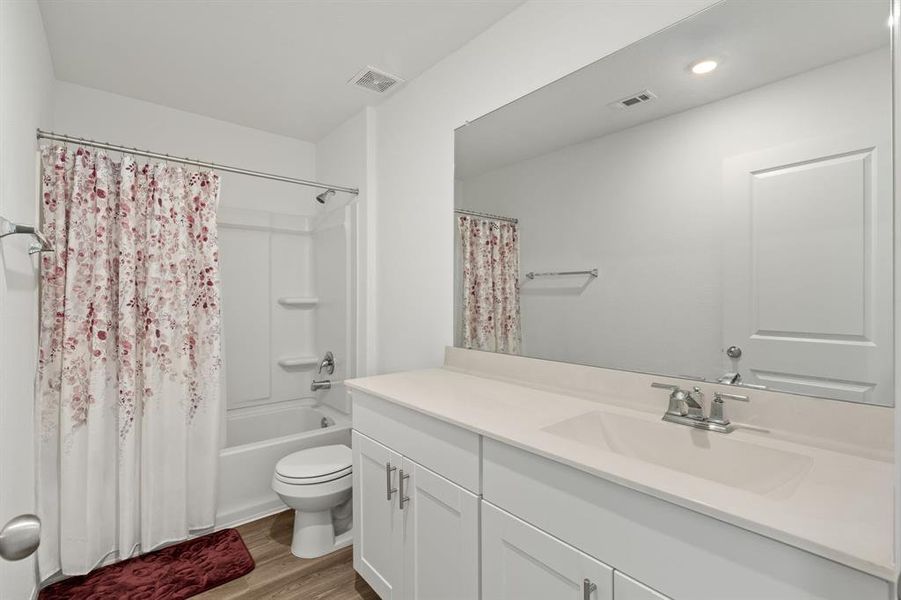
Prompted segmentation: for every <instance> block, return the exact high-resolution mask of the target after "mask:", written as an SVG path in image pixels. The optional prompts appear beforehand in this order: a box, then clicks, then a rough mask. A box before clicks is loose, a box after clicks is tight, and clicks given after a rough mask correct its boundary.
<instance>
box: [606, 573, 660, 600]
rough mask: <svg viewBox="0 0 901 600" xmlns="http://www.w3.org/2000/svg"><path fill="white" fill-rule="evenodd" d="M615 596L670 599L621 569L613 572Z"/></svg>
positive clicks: (633, 599) (638, 599)
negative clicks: (624, 573)
mask: <svg viewBox="0 0 901 600" xmlns="http://www.w3.org/2000/svg"><path fill="white" fill-rule="evenodd" d="M613 597H614V598H615V599H616V600H670V599H669V598H667V597H666V596H664V595H663V594H658V593H657V592H655V591H654V590H652V589H651V588H649V587H648V586H646V585H642V584H640V583H638V582H637V581H635V580H634V579H632V578H631V577H629V576H627V575H623V574H622V573H620V572H619V571H616V572H614V573H613Z"/></svg>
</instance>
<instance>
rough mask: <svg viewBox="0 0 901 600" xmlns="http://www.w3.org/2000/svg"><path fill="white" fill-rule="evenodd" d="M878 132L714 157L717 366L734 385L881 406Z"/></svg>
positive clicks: (884, 277) (888, 357) (884, 300)
mask: <svg viewBox="0 0 901 600" xmlns="http://www.w3.org/2000/svg"><path fill="white" fill-rule="evenodd" d="M889 133H890V132H889V131H873V132H860V133H854V134H848V135H844V136H837V137H829V138H823V139H819V138H817V139H813V140H810V141H805V142H802V143H798V144H792V145H788V146H780V147H776V148H771V149H768V150H764V151H761V152H755V153H751V154H745V155H741V156H736V157H732V158H729V159H726V161H724V164H723V169H724V181H723V184H724V194H725V196H724V199H725V205H726V215H725V216H726V220H725V221H724V225H725V227H724V234H725V236H724V237H725V239H724V260H723V265H724V270H725V273H724V320H725V322H724V327H723V331H724V340H723V342H724V344H723V347H724V349H725V348H727V347H729V346H732V345H736V346H739V347H741V349H742V356H741V358H739V359H737V360H731V359H729V358H726V357H724V364H725V365H726V368H725V370H727V371H735V370H737V371H739V372H740V373H741V375H742V379H743V381H744V382H745V383H751V384H758V385H765V386H767V387H773V388H777V389H781V390H788V391H794V392H799V393H807V394H814V395H818V396H827V397H830V398H838V399H843V400H852V401H856V402H867V403H871V404H883V405H890V404H891V403H892V383H893V382H892V375H891V374H892V356H893V350H892V323H893V317H892V191H891V139H890V137H889Z"/></svg>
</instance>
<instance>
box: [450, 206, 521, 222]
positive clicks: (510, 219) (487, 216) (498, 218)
mask: <svg viewBox="0 0 901 600" xmlns="http://www.w3.org/2000/svg"><path fill="white" fill-rule="evenodd" d="M454 212H455V213H457V214H458V215H470V216H472V217H483V218H485V219H494V220H495V221H507V222H509V223H513V224H514V225H515V224H516V223H519V219H514V218H513V217H502V216H500V215H492V214H490V213H483V212H478V211H475V210H466V209H465V208H455V209H454Z"/></svg>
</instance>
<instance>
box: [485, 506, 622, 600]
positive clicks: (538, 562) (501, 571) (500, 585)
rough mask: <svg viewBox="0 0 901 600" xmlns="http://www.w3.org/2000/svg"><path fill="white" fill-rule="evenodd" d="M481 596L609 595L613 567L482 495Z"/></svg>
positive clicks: (605, 598)
mask: <svg viewBox="0 0 901 600" xmlns="http://www.w3.org/2000/svg"><path fill="white" fill-rule="evenodd" d="M549 510H550V507H549ZM482 598H483V600H548V599H550V598H553V599H554V600H611V599H612V598H613V569H611V568H610V567H608V566H607V565H605V564H603V563H601V562H598V561H597V560H595V559H593V558H591V557H590V556H588V555H587V554H585V553H583V552H580V551H579V550H576V549H575V548H573V547H572V546H569V545H567V544H564V543H563V542H561V541H560V540H558V539H556V538H553V537H551V536H550V535H548V534H546V533H544V532H543V531H540V530H538V529H536V528H535V527H532V526H531V525H529V524H528V523H526V522H525V521H521V520H519V519H517V518H516V517H514V516H512V515H510V514H507V513H505V512H504V511H502V510H500V509H499V508H497V507H495V506H493V505H491V504H489V503H487V502H484V501H483V502H482Z"/></svg>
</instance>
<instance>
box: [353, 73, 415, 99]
mask: <svg viewBox="0 0 901 600" xmlns="http://www.w3.org/2000/svg"><path fill="white" fill-rule="evenodd" d="M403 81H404V80H403V79H401V78H400V77H398V76H397V75H392V74H391V73H386V72H385V71H380V70H379V69H376V68H375V67H366V68H365V69H363V70H362V71H360V72H359V73H357V74H356V75H354V76H353V77H351V79H350V81H348V82H347V83H349V84H350V85H357V86H360V87H361V88H366V89H367V90H370V91H373V92H377V93H379V94H384V93H385V92H387V91H388V90H390V89H391V88H393V87H394V86H396V85H397V84H399V83H403Z"/></svg>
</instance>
